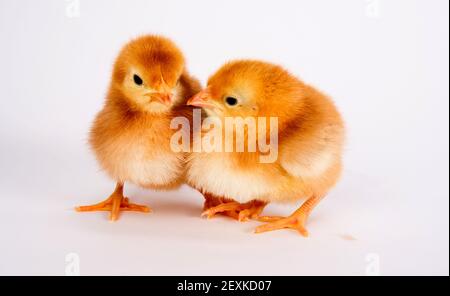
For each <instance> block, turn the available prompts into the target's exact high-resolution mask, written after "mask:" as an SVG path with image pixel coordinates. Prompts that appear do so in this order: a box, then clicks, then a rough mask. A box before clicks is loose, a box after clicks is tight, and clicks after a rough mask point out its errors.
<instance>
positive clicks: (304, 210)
mask: <svg viewBox="0 0 450 296" xmlns="http://www.w3.org/2000/svg"><path fill="white" fill-rule="evenodd" d="M321 199H322V198H320V197H316V196H313V197H311V198H309V199H308V200H307V201H305V202H304V203H303V204H302V206H301V207H300V208H299V209H298V210H297V211H295V212H294V213H293V214H292V215H290V216H289V217H267V216H265V217H260V218H259V219H258V220H259V221H262V222H269V223H267V224H264V225H261V226H258V227H257V228H256V230H255V232H256V233H262V232H266V231H272V230H278V229H283V228H290V229H295V230H297V231H298V232H299V233H300V234H301V235H303V236H308V231H307V230H306V228H305V224H306V220H308V217H309V215H310V214H311V211H312V210H313V209H314V207H315V206H316V205H317V204H318V203H319V202H320V200H321Z"/></svg>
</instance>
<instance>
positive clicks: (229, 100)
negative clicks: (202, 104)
mask: <svg viewBox="0 0 450 296" xmlns="http://www.w3.org/2000/svg"><path fill="white" fill-rule="evenodd" d="M225 102H226V103H227V104H228V105H230V106H236V104H237V103H238V100H237V99H236V98H233V97H227V98H226V99H225Z"/></svg>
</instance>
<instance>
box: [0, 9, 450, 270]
mask: <svg viewBox="0 0 450 296" xmlns="http://www.w3.org/2000/svg"><path fill="white" fill-rule="evenodd" d="M448 5H449V4H448V1H446V0H430V1H425V0H423V1H412V0H402V1H400V0H389V1H387V0H344V1H333V0H319V1H312V0H309V1H307V0H302V1H294V0H291V1H288V0H283V1H280V0H278V1H261V0H258V1H256V0H253V1H241V0H227V1H207V0H204V1H194V0H193V1H182V0H180V1H138V0H131V1H130V0H127V1H111V0H95V1H93V0H89V1H87V0H67V1H65V0H46V1H32V0H29V1H24V0H20V1H13V0H9V1H8V0H1V1H0V37H1V46H0V85H1V93H0V96H1V97H0V141H1V142H0V198H1V207H0V235H1V243H0V274H7V275H10V274H27V275H29V274H61V275H64V274H65V273H70V272H71V271H74V270H75V273H76V268H75V269H71V268H70V266H72V267H73V266H74V265H73V264H75V263H76V262H79V267H80V269H79V271H80V273H81V274H82V275H90V274H135V275H136V274H137V275H138V274H149V275H156V274H162V275H174V274H175V275H197V274H209V275H221V274H230V275H252V274H260V275H262V274H276V275H283V274H292V275H305V274H313V275H315V274H319V275H329V274H351V275H365V274H378V273H379V274H382V275H392V274H408V275H413V274H414V275H420V274H437V275H448V273H449V227H448V226H449V181H448V178H449V167H448V163H449V138H448V137H449V135H448V133H449V130H448V129H449V113H448V112H449V111H448V108H449V84H448V79H449V69H448V65H449V60H448V58H449V47H448V44H449V43H448V34H449V32H448V17H449V16H448V9H449V7H448ZM143 33H161V34H164V35H167V36H168V37H171V38H172V39H173V40H174V41H176V42H177V43H178V44H179V46H180V47H181V48H182V49H183V50H184V52H185V55H186V57H187V60H188V66H189V69H190V71H191V72H192V74H194V75H196V76H197V77H199V78H200V79H201V80H202V82H203V83H204V82H205V81H206V79H207V77H208V75H210V74H211V73H213V71H215V70H216V69H217V68H218V67H219V66H220V65H221V64H222V63H224V62H225V61H227V60H230V59H233V58H247V57H249V58H261V59H264V60H269V61H273V62H276V63H279V64H282V65H284V66H285V67H287V68H288V69H289V70H291V71H292V72H294V73H296V74H297V75H298V76H299V77H301V78H302V79H303V80H305V81H306V82H308V83H311V84H313V85H316V86H317V87H319V88H320V89H321V90H323V91H324V92H326V93H328V94H329V95H331V96H332V97H333V98H334V99H335V101H336V104H337V105H338V107H339V109H340V110H341V112H342V113H343V116H344V118H345V120H346V123H347V126H348V143H347V147H346V154H345V173H344V177H343V179H342V181H341V182H340V183H339V185H338V186H337V187H336V188H335V190H333V191H332V192H331V194H330V195H329V196H328V197H327V199H325V200H324V201H323V202H322V204H321V205H320V206H319V207H318V208H317V210H316V211H315V212H314V214H313V216H312V217H311V219H310V221H309V224H308V229H309V231H310V234H311V236H310V237H309V238H306V239H305V238H303V237H301V236H299V235H298V234H296V233H295V232H293V231H288V230H286V231H276V232H271V233H266V234H260V235H254V234H253V233H252V231H253V229H254V228H255V226H257V225H258V223H256V222H248V223H243V224H239V223H236V222H234V221H232V220H228V219H225V218H217V219H213V220H210V221H207V220H205V219H202V218H200V217H199V215H200V212H201V204H202V198H201V196H200V194H198V193H196V192H194V191H193V190H191V189H190V188H188V187H183V188H182V189H181V190H180V191H177V192H165V193H161V192H152V191H146V190H141V189H139V188H136V187H132V186H129V187H127V188H126V193H127V194H128V195H129V196H130V197H132V198H134V200H135V201H136V202H140V203H145V204H148V205H150V206H151V207H152V208H153V210H154V212H153V213H152V214H149V215H143V214H130V213H125V214H123V215H122V216H121V219H120V220H119V221H118V222H117V223H109V222H108V220H107V214H106V213H86V214H78V213H75V212H74V211H73V210H72V209H73V206H75V205H79V204H85V203H92V202H97V201H100V200H101V199H104V198H106V197H107V195H109V194H110V193H111V191H112V189H113V187H114V184H113V182H112V181H111V180H109V179H107V177H106V176H105V175H104V174H103V173H102V172H101V171H100V170H99V169H98V166H97V164H96V163H95V160H94V157H93V155H92V154H91V153H90V151H89V148H88V146H87V145H86V135H87V131H88V129H89V126H90V123H91V121H92V119H93V117H94V115H95V113H96V112H97V111H98V110H99V109H100V107H101V105H102V103H103V99H104V94H105V92H106V89H107V86H108V81H109V77H110V71H111V68H112V62H113V60H114V58H115V56H116V54H117V53H118V51H119V49H120V47H121V46H122V45H123V44H124V43H125V42H127V41H128V40H129V39H130V38H132V37H134V36H138V35H139V34H143ZM296 206H297V205H271V206H269V207H268V208H267V213H268V214H288V213H290V212H292V211H293V210H294V209H295V208H296ZM70 253H74V255H73V256H70V255H69V256H68V254H70ZM74 258H75V261H73V260H74ZM66 259H67V262H66Z"/></svg>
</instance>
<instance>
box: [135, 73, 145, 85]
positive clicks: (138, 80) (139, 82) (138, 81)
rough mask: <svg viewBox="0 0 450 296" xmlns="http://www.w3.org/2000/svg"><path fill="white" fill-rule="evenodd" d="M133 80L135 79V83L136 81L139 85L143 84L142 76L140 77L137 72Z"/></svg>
mask: <svg viewBox="0 0 450 296" xmlns="http://www.w3.org/2000/svg"><path fill="white" fill-rule="evenodd" d="M133 80H134V83H136V84H137V85H142V82H143V81H142V78H141V77H139V76H138V75H136V74H134V75H133Z"/></svg>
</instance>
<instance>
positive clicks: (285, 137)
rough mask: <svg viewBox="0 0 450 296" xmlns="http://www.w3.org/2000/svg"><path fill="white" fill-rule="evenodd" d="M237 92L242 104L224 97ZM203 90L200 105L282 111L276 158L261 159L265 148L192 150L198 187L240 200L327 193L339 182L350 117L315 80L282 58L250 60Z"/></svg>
mask: <svg viewBox="0 0 450 296" xmlns="http://www.w3.org/2000/svg"><path fill="white" fill-rule="evenodd" d="M230 96H231V97H235V98H237V99H238V102H239V103H238V104H237V105H236V106H229V105H227V104H226V103H225V100H226V98H227V97H230ZM201 97H203V103H201V100H200V99H198V100H197V101H199V105H202V104H203V105H205V104H206V105H208V104H210V107H206V111H207V112H208V113H209V114H210V115H212V116H218V117H219V118H221V119H222V120H223V119H224V118H225V117H227V116H229V117H243V118H245V117H255V118H256V117H277V118H278V126H279V128H278V133H279V137H278V139H279V147H278V158H277V159H276V161H275V162H273V163H261V162H260V161H259V158H258V156H259V153H258V152H255V153H251V152H243V153H242V152H234V153H227V152H213V153H193V154H192V155H191V156H190V161H189V164H188V172H187V180H188V182H189V184H191V185H192V186H193V187H194V188H197V189H198V190H200V191H202V192H207V193H208V194H209V195H215V196H217V197H219V198H228V199H233V200H236V201H239V202H241V203H244V202H249V201H251V200H260V201H263V202H273V201H275V202H284V201H296V200H299V199H308V198H312V197H323V196H324V195H325V194H326V193H327V192H328V191H329V190H330V188H331V187H333V186H334V185H335V183H336V182H337V180H338V178H339V176H340V173H341V154H342V144H343V140H344V126H343V122H342V119H341V117H340V115H339V113H338V111H337V110H336V108H335V106H334V104H333V103H332V101H331V100H330V99H329V98H328V97H327V96H325V95H324V94H322V93H321V92H319V91H318V90H316V89H315V88H313V87H312V86H309V85H306V84H304V83H303V82H302V81H300V80H299V79H297V78H296V77H294V76H293V75H291V74H290V73H288V72H287V71H286V70H284V69H283V68H281V67H279V66H277V65H273V64H269V63H264V62H260V61H248V60H243V61H235V62H231V63H228V64H226V65H224V66H223V67H222V68H221V69H219V70H218V71H217V72H216V73H215V74H214V75H213V76H212V77H211V78H210V79H209V81H208V88H207V91H206V92H203V94H201V95H200V98H201ZM192 101H195V99H193V100H192ZM205 101H206V103H205ZM194 105H195V104H194ZM211 106H213V107H211ZM214 106H216V107H214ZM225 140H226V139H225V138H224V141H225Z"/></svg>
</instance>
